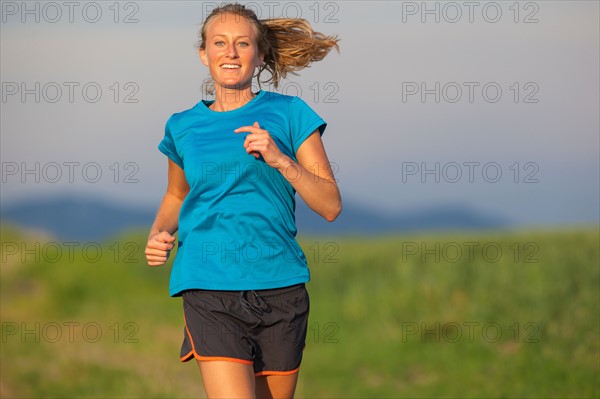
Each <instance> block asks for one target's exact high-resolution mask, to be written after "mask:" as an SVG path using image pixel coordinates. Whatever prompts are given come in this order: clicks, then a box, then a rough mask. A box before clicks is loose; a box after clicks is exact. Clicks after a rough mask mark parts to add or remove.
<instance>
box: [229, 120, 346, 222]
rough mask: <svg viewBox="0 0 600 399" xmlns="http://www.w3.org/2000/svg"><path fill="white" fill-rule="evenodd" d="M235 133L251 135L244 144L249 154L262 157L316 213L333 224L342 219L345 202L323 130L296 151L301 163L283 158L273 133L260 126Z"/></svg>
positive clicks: (283, 155)
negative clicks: (325, 144)
mask: <svg viewBox="0 0 600 399" xmlns="http://www.w3.org/2000/svg"><path fill="white" fill-rule="evenodd" d="M235 132H236V133H241V132H249V133H250V134H249V135H248V136H246V140H245V142H244V147H245V148H246V151H247V152H248V153H251V154H254V156H256V157H258V156H259V154H260V155H262V157H263V159H264V160H265V162H267V163H268V164H269V165H270V166H272V167H273V168H275V169H277V170H279V172H280V173H281V174H282V175H283V177H285V178H286V179H287V181H289V182H290V184H291V185H292V187H294V189H295V190H296V191H297V192H298V194H299V195H300V197H301V198H302V199H303V200H304V202H306V204H307V205H308V206H309V207H310V208H311V209H312V210H313V211H315V212H316V213H318V214H319V215H320V216H322V217H323V218H324V219H325V220H327V221H329V222H333V221H334V220H335V219H336V218H337V217H338V215H339V214H340V212H341V210H342V198H341V196H340V190H339V189H338V185H337V182H336V180H335V177H334V175H333V170H332V169H331V165H330V164H329V160H328V159H327V153H326V152H325V147H324V146H323V142H322V141H321V134H320V133H319V130H315V131H314V132H312V133H311V135H310V136H308V138H307V139H306V140H304V142H303V143H302V144H301V145H300V147H299V148H298V151H296V159H297V160H298V162H295V161H294V160H293V159H292V158H290V157H288V156H287V155H285V154H283V153H282V152H281V151H280V150H279V148H277V145H276V144H275V142H274V141H273V139H272V138H271V135H270V134H269V132H267V131H266V130H263V129H261V128H260V126H259V125H258V123H254V126H244V127H241V128H239V129H236V130H235Z"/></svg>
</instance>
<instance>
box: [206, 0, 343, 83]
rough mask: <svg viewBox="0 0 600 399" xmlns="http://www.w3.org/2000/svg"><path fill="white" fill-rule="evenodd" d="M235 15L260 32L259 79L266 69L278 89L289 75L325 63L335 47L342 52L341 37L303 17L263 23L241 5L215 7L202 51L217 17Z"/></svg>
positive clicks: (270, 79)
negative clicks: (315, 27)
mask: <svg viewBox="0 0 600 399" xmlns="http://www.w3.org/2000/svg"><path fill="white" fill-rule="evenodd" d="M224 14H234V15H238V16H240V17H243V18H246V19H247V20H248V21H249V22H250V23H251V24H252V27H253V29H254V31H255V33H256V42H257V45H258V50H259V52H260V53H261V54H264V64H263V65H261V66H260V67H259V69H258V73H257V75H256V76H257V79H258V83H259V85H260V83H261V80H260V75H261V73H262V72H264V71H265V70H266V71H268V72H269V73H270V74H271V78H269V79H267V80H265V81H263V83H266V82H272V83H273V86H274V87H276V88H277V86H278V85H279V83H280V82H281V80H282V79H285V77H286V75H287V74H288V73H292V74H294V73H295V72H297V71H300V70H302V69H304V68H307V67H308V66H309V65H310V64H311V63H312V62H316V61H321V60H322V59H323V58H325V56H326V55H327V54H329V52H330V51H331V49H332V48H335V49H336V50H337V51H339V47H338V41H339V39H338V38H337V36H335V35H334V36H328V35H325V34H323V33H320V32H315V31H314V30H313V29H312V27H311V25H310V23H308V21H306V20H304V19H301V18H272V19H263V20H259V19H258V17H257V16H256V14H255V13H254V11H252V10H251V9H248V8H246V7H244V6H243V5H241V4H237V3H236V4H226V5H224V6H221V7H218V8H215V9H214V10H213V11H212V12H211V13H210V15H209V16H208V17H207V18H206V20H205V21H204V24H203V25H202V29H201V30H200V35H199V36H200V44H199V47H200V48H205V46H206V27H207V25H208V24H209V23H210V22H211V21H212V20H213V19H215V18H217V17H219V16H221V15H224Z"/></svg>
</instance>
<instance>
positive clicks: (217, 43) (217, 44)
mask: <svg viewBox="0 0 600 399" xmlns="http://www.w3.org/2000/svg"><path fill="white" fill-rule="evenodd" d="M224 45H225V42H224V41H222V40H218V41H216V42H215V46H218V47H222V46H224Z"/></svg>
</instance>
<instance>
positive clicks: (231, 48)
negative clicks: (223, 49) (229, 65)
mask: <svg viewBox="0 0 600 399" xmlns="http://www.w3.org/2000/svg"><path fill="white" fill-rule="evenodd" d="M227 57H229V58H237V49H236V48H235V44H230V45H228V46H227Z"/></svg>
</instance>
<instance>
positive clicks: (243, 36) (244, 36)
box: [213, 33, 250, 39]
mask: <svg viewBox="0 0 600 399" xmlns="http://www.w3.org/2000/svg"><path fill="white" fill-rule="evenodd" d="M217 36H222V37H227V35H224V34H222V33H218V34H216V35H213V38H215V37H217ZM242 38H248V39H250V36H246V35H242V36H236V37H235V38H234V39H242Z"/></svg>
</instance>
